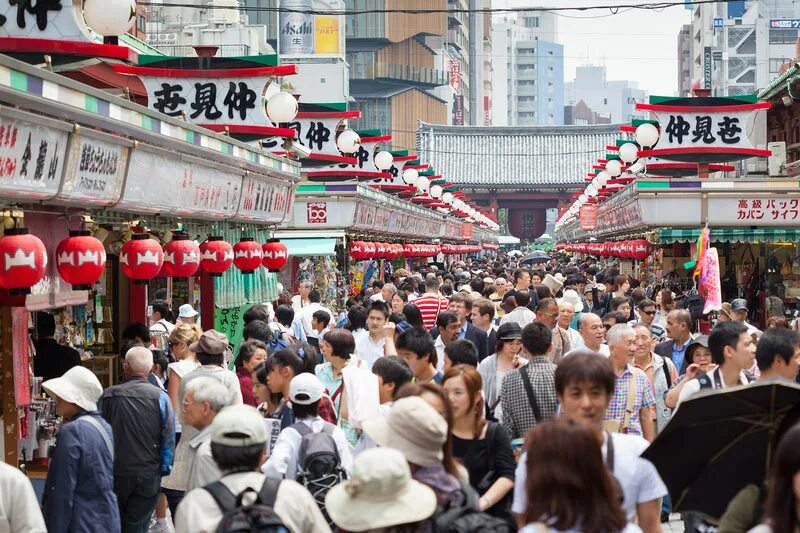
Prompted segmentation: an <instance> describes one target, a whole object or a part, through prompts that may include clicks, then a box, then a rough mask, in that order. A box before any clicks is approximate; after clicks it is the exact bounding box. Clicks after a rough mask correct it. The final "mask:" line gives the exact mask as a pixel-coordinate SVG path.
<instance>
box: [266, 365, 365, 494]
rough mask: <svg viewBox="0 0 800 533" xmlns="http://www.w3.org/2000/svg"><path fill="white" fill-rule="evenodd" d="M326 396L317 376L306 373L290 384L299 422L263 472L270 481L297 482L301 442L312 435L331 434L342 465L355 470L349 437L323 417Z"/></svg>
mask: <svg viewBox="0 0 800 533" xmlns="http://www.w3.org/2000/svg"><path fill="white" fill-rule="evenodd" d="M324 393H325V386H324V385H323V384H322V382H321V381H320V380H319V378H318V377H317V376H315V375H314V374H309V373H308V372H304V373H303V374H300V375H297V376H295V377H294V378H292V382H291V384H290V385H289V399H290V400H291V402H292V410H293V411H294V418H295V423H294V424H293V425H291V426H288V427H286V428H284V429H283V430H282V431H281V433H280V435H278V440H277V441H276V442H275V446H273V447H272V452H271V453H270V456H269V459H267V462H266V463H264V466H262V467H261V471H262V472H263V473H264V475H265V476H267V477H269V478H277V479H294V478H295V477H296V476H297V472H298V470H299V469H300V468H301V467H302V465H300V464H298V461H299V460H300V457H299V452H300V443H301V441H302V440H303V436H304V435H306V434H308V433H309V432H314V433H319V432H320V431H325V432H328V433H329V434H330V435H331V437H332V438H333V441H334V443H335V444H336V451H337V452H338V454H339V462H340V464H341V466H342V468H343V469H344V470H345V472H347V475H348V476H349V475H350V470H351V469H352V467H353V454H352V453H351V452H350V444H349V443H348V442H347V437H346V436H345V434H344V431H342V429H341V428H339V427H338V426H334V425H333V424H331V423H330V422H326V421H325V420H323V419H322V418H321V417H320V416H319V401H320V399H321V398H322V395H323V394H324Z"/></svg>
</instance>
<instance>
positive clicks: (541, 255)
mask: <svg viewBox="0 0 800 533" xmlns="http://www.w3.org/2000/svg"><path fill="white" fill-rule="evenodd" d="M550 259H551V258H550V255H549V254H548V253H547V252H545V251H544V250H534V251H533V252H531V253H530V254H529V255H526V256H525V257H524V258H522V259H521V260H520V264H522V265H524V264H525V263H546V262H548V261H550Z"/></svg>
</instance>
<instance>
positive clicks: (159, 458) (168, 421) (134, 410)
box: [101, 346, 175, 533]
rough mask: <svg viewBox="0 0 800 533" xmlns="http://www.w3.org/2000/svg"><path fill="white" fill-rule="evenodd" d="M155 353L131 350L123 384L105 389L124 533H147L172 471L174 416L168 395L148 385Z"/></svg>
mask: <svg viewBox="0 0 800 533" xmlns="http://www.w3.org/2000/svg"><path fill="white" fill-rule="evenodd" d="M152 367H153V354H152V352H150V350H148V349H147V348H144V347H142V346H135V347H133V348H131V349H130V350H128V353H126V354H125V362H124V363H123V370H124V372H125V382H124V383H122V384H121V385H116V386H114V387H111V388H109V389H107V390H106V391H105V393H104V394H103V398H102V404H101V407H102V412H103V417H104V418H105V419H106V420H107V421H108V423H109V424H111V427H112V429H113V430H114V446H115V449H116V458H115V461H114V474H115V479H114V492H116V493H117V499H118V500H119V511H120V519H121V521H122V531H123V532H126V533H145V532H146V531H147V528H148V525H149V523H150V516H151V515H152V514H153V509H155V506H156V501H157V500H158V495H159V492H160V489H161V476H166V475H167V474H169V473H170V470H171V469H172V459H173V455H174V453H175V417H174V414H173V411H172V404H171V403H170V400H169V396H167V394H166V393H165V392H164V391H163V390H161V389H159V388H157V387H154V386H153V385H151V384H150V383H148V381H147V376H148V375H149V374H150V369H151V368H152Z"/></svg>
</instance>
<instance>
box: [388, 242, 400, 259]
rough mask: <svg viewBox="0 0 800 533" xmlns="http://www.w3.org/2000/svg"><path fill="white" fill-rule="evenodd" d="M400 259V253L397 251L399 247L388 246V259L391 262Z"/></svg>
mask: <svg viewBox="0 0 800 533" xmlns="http://www.w3.org/2000/svg"><path fill="white" fill-rule="evenodd" d="M398 257H400V253H399V252H398V251H397V245H395V244H387V245H386V259H388V260H390V261H394V260H395V259H397V258H398Z"/></svg>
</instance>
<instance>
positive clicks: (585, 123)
mask: <svg viewBox="0 0 800 533" xmlns="http://www.w3.org/2000/svg"><path fill="white" fill-rule="evenodd" d="M575 125H576V126H588V125H589V121H588V120H586V119H585V118H576V119H575Z"/></svg>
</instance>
